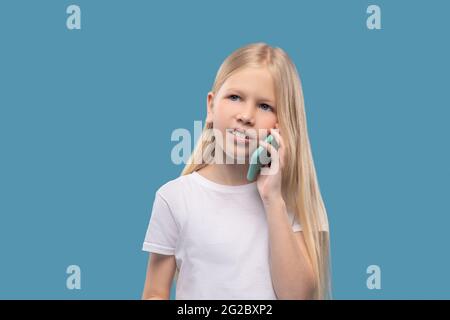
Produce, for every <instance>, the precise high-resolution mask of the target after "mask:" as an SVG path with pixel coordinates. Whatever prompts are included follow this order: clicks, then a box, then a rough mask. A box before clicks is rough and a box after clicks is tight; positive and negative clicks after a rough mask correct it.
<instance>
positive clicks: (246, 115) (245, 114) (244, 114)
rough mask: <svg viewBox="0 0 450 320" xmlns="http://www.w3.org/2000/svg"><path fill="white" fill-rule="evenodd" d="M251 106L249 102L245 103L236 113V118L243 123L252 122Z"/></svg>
mask: <svg viewBox="0 0 450 320" xmlns="http://www.w3.org/2000/svg"><path fill="white" fill-rule="evenodd" d="M253 112H254V110H253V108H252V106H251V105H250V104H246V106H245V108H244V109H243V110H241V113H239V115H238V119H240V120H241V121H243V122H245V123H252V122H253Z"/></svg>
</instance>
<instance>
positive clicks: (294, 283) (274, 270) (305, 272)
mask: <svg viewBox="0 0 450 320" xmlns="http://www.w3.org/2000/svg"><path fill="white" fill-rule="evenodd" d="M265 209H266V214H267V222H268V225H269V239H270V240H269V241H270V242H269V243H270V260H269V261H270V272H271V276H272V282H273V284H274V290H275V293H276V295H277V297H278V299H289V300H291V299H312V298H313V293H314V290H315V284H314V283H315V282H314V273H313V270H312V267H311V262H310V261H309V258H308V254H307V251H306V245H305V241H304V239H303V233H302V232H293V231H292V227H291V224H290V222H289V218H288V213H287V211H286V205H285V203H284V201H283V199H280V200H279V201H274V202H272V203H271V204H269V205H267V206H266V207H265Z"/></svg>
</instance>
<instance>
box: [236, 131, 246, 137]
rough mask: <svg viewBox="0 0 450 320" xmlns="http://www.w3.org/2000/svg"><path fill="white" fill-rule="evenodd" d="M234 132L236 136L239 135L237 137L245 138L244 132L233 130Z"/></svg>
mask: <svg viewBox="0 0 450 320" xmlns="http://www.w3.org/2000/svg"><path fill="white" fill-rule="evenodd" d="M234 134H235V135H236V136H239V137H242V138H246V137H247V136H246V135H245V134H243V133H242V132H239V131H236V130H235V131H234Z"/></svg>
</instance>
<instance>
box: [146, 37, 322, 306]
mask: <svg viewBox="0 0 450 320" xmlns="http://www.w3.org/2000/svg"><path fill="white" fill-rule="evenodd" d="M211 129H212V130H211ZM263 130H268V133H270V134H271V135H273V137H274V138H275V140H276V142H277V144H278V149H276V148H274V147H273V146H272V145H270V144H268V143H266V142H264V141H263V139H264V137H265V136H267V134H264V133H261V132H262V131H263ZM255 141H256V142H257V144H256V145H258V144H259V145H261V146H263V147H264V148H265V150H266V151H268V153H269V154H270V164H269V165H267V166H265V167H263V168H262V170H261V173H260V174H259V175H258V176H257V179H256V181H253V182H249V181H247V178H246V177H247V170H248V168H249V161H246V162H244V163H242V161H239V160H242V159H249V158H250V157H249V155H251V154H252V153H253V151H254V149H255V148H256V145H255V144H251V143H250V142H255ZM218 155H220V156H221V157H222V159H223V157H225V159H226V160H225V161H217V159H218V158H220V157H218ZM198 159H200V161H198ZM230 159H231V160H232V161H230ZM235 160H238V161H237V163H235V162H236V161H235ZM273 168H277V170H275V171H274V170H272V169H273ZM143 250H145V251H148V252H151V255H150V256H149V262H148V267H147V277H146V280H145V285H144V292H143V296H142V298H143V299H169V295H170V288H171V284H172V281H173V278H174V275H175V273H176V275H175V278H176V282H177V285H176V299H225V300H229V299H326V298H331V295H330V292H331V290H330V287H331V286H330V270H329V269H330V267H329V257H330V254H329V228H328V219H327V214H326V210H325V206H324V203H323V201H322V197H321V194H320V190H319V184H318V182H317V176H316V172H315V167H314V163H313V157H312V154H311V147H310V144H309V138H308V132H307V126H306V116H305V109H304V100H303V93H302V87H301V82H300V78H299V76H298V73H297V70H296V67H295V65H294V64H293V62H292V61H291V60H290V58H289V57H288V55H287V54H286V53H285V52H284V51H283V50H282V49H280V48H274V47H271V46H269V45H267V44H265V43H254V44H250V45H247V46H245V47H242V48H240V49H238V50H236V51H235V52H233V53H232V54H231V55H230V56H229V57H227V59H226V60H225V61H224V62H223V64H222V65H221V67H220V68H219V70H218V73H217V76H216V79H215V82H214V85H213V88H212V90H211V92H209V93H208V95H207V117H206V121H205V126H204V128H203V132H202V135H201V137H200V139H199V141H198V143H197V145H196V147H195V149H194V152H193V154H192V155H191V157H190V159H189V161H188V164H187V165H186V166H185V168H184V170H183V171H182V173H181V176H180V177H178V178H176V179H174V180H171V181H169V182H167V183H166V184H164V185H163V186H161V187H160V188H159V189H158V190H157V192H156V195H155V200H154V203H153V208H152V214H151V217H150V222H149V225H148V229H147V233H146V235H145V240H144V244H143Z"/></svg>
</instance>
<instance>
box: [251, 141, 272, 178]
mask: <svg viewBox="0 0 450 320" xmlns="http://www.w3.org/2000/svg"><path fill="white" fill-rule="evenodd" d="M265 141H266V142H267V143H270V144H271V145H272V146H274V147H275V149H276V150H278V143H277V141H276V140H275V138H274V137H273V136H272V135H269V136H267V138H266V139H265ZM263 151H264V147H263V146H259V147H258V149H256V150H255V152H253V154H252V157H251V158H250V166H249V168H248V172H247V180H248V181H254V180H255V179H256V176H257V175H258V173H259V171H260V170H261V166H262V163H261V160H260V156H261V153H262V152H263Z"/></svg>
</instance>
